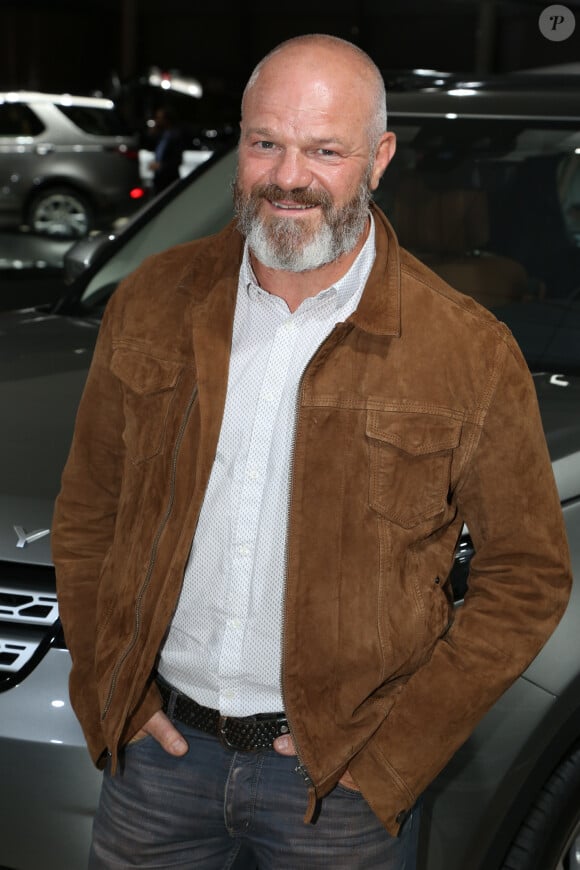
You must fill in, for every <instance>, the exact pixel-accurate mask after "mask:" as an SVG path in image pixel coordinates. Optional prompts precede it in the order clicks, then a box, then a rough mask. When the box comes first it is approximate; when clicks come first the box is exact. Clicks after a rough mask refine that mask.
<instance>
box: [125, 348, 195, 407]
mask: <svg viewBox="0 0 580 870" xmlns="http://www.w3.org/2000/svg"><path fill="white" fill-rule="evenodd" d="M182 368H183V367H182V366H181V365H180V364H179V363H176V362H171V361H170V360H164V359H157V358H156V357H152V356H148V354H145V353H140V352H139V351H135V350H129V349H127V348H117V349H116V350H115V351H113V356H112V359H111V371H112V372H113V374H114V375H115V376H116V377H118V378H119V380H121V381H123V383H124V384H126V385H127V386H128V387H129V388H130V389H131V390H132V391H133V392H134V393H137V394H138V395H142V396H143V395H146V394H147V393H157V392H161V391H162V390H170V389H172V388H173V387H174V386H175V385H176V383H177V381H178V379H179V374H180V372H181V369H182Z"/></svg>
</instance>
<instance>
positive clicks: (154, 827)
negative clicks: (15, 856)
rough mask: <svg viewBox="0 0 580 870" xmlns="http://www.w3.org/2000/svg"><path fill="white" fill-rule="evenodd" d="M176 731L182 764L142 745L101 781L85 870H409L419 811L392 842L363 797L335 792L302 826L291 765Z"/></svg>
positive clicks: (301, 786)
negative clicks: (183, 747)
mask: <svg viewBox="0 0 580 870" xmlns="http://www.w3.org/2000/svg"><path fill="white" fill-rule="evenodd" d="M176 725H177V727H178V728H179V730H180V731H181V733H182V734H183V736H184V737H185V739H186V740H187V741H188V743H189V751H188V752H187V754H186V755H185V756H182V757H180V758H176V757H174V756H171V755H168V754H167V753H166V752H164V750H163V749H161V747H160V746H159V744H158V743H157V742H156V741H155V740H154V739H153V738H152V737H145V738H143V739H142V740H139V741H137V742H136V743H132V744H129V746H128V747H127V748H126V750H125V751H124V753H123V755H122V756H121V760H120V765H119V769H118V771H117V773H116V774H115V776H111V774H110V771H109V770H106V771H105V775H104V779H103V787H102V792H101V799H100V803H99V808H98V811H97V815H96V817H95V822H94V829H93V844H92V849H91V856H90V859H89V870H125V868H129V867H143V868H155V870H162V868H193V867H200V868H203V870H256V868H259V870H306V868H307V870H315V868H323V867H324V868H332V870H379V868H380V870H415V868H416V852H417V838H418V828H419V812H418V810H417V809H415V810H414V811H413V813H412V814H411V815H410V817H409V818H408V819H407V821H406V822H405V825H404V826H403V829H402V833H401V835H400V836H399V837H397V838H395V837H391V836H390V835H389V834H388V833H387V831H386V830H385V828H384V827H383V826H382V825H381V823H380V822H379V821H378V820H377V818H376V817H375V815H374V813H373V812H372V811H371V810H370V808H369V806H368V804H367V803H366V801H365V800H364V798H363V797H362V795H361V794H360V793H359V792H356V791H354V790H351V789H347V788H345V787H343V786H341V785H338V786H337V787H336V788H335V789H334V790H333V791H332V792H331V794H329V795H328V796H327V797H325V798H323V800H322V801H321V806H320V813H319V815H318V817H317V820H316V822H315V824H304V822H303V817H304V813H305V810H306V803H307V787H306V784H305V782H304V780H303V779H302V777H301V775H300V774H299V773H296V771H295V768H296V765H297V761H296V759H295V758H292V757H287V756H282V755H279V754H278V753H277V752H275V751H274V750H270V751H263V752H251V753H245V752H234V751H232V750H229V749H226V748H224V747H223V746H222V745H221V744H220V742H219V740H218V739H217V738H215V737H211V736H209V735H207V734H204V733H203V732H201V731H197V730H195V729H193V728H188V727H186V726H184V725H182V724H181V723H176Z"/></svg>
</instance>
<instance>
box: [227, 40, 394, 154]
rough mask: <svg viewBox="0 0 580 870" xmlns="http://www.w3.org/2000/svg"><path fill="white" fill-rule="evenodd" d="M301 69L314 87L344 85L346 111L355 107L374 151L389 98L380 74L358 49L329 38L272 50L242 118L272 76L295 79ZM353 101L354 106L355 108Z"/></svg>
mask: <svg viewBox="0 0 580 870" xmlns="http://www.w3.org/2000/svg"><path fill="white" fill-rule="evenodd" d="M297 69H300V70H301V71H302V72H308V73H309V74H310V75H311V76H312V86H313V88H316V86H317V83H318V82H319V81H320V80H321V79H322V78H324V77H325V76H327V77H328V76H332V77H333V78H334V81H335V82H336V81H337V78H336V77H337V76H339V79H340V80H342V82H343V89H344V100H345V108H346V109H352V108H353V105H356V106H357V107H358V108H359V109H360V110H361V111H362V114H363V115H364V118H362V119H361V121H362V123H363V126H364V129H365V130H366V132H367V135H368V138H369V145H370V147H371V149H372V148H374V147H375V145H376V143H377V142H378V140H379V139H380V137H381V136H382V134H383V133H384V132H385V130H386V128H387V107H386V94H385V86H384V82H383V78H382V76H381V73H380V70H379V69H378V67H377V66H376V65H375V63H374V62H373V61H372V60H371V58H370V57H369V56H368V54H366V53H365V52H364V51H362V49H360V48H358V46H356V45H354V44H353V43H351V42H347V41H346V40H344V39H339V37H336V36H329V35H327V34H317V33H313V34H308V35H304V36H296V37H294V38H293V39H288V40H286V41H285V42H282V43H281V44H280V45H278V46H276V48H274V49H272V51H271V52H269V54H267V55H266V56H265V57H264V58H263V59H262V60H261V61H260V63H259V64H258V65H257V66H256V67H255V69H254V71H253V72H252V75H251V76H250V78H249V80H248V83H247V85H246V88H245V90H244V94H243V97H242V118H243V116H244V111H245V108H246V105H247V102H248V99H249V98H250V96H251V94H252V92H254V91H255V90H257V89H258V90H259V89H260V88H261V87H262V86H265V85H267V81H268V78H269V76H270V75H271V74H274V75H284V74H286V75H288V76H289V77H291V76H292V73H293V70H294V71H295V70H297ZM353 101H354V104H353Z"/></svg>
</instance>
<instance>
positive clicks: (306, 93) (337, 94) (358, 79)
mask: <svg viewBox="0 0 580 870" xmlns="http://www.w3.org/2000/svg"><path fill="white" fill-rule="evenodd" d="M358 67H359V68H358V69H357V64H356V63H353V61H352V58H351V59H349V62H346V61H345V59H344V58H341V57H340V56H338V55H337V54H336V53H334V54H332V55H329V54H328V53H327V54H326V56H322V57H321V56H320V53H318V54H316V53H315V54H312V53H311V54H310V55H308V54H306V55H300V53H298V54H296V53H292V52H281V53H280V55H275V56H274V57H273V58H271V59H270V60H269V61H268V62H267V63H266V64H265V65H264V66H263V67H262V69H261V70H260V72H259V74H258V76H257V78H256V80H255V81H254V83H253V84H252V85H251V86H250V87H249V88H248V90H247V92H246V95H245V98H244V103H243V107H242V108H243V112H242V125H243V126H247V125H251V126H252V127H253V126H255V125H260V126H264V125H266V126H267V125H268V124H276V125H282V126H288V127H292V128H295V129H298V130H299V129H300V128H302V127H304V126H305V125H308V126H309V127H314V128H320V129H322V128H324V127H329V126H330V127H332V126H336V127H340V128H346V129H348V128H351V129H353V131H354V130H355V129H356V128H357V127H365V128H366V127H367V125H368V122H369V114H370V111H371V105H370V104H371V101H372V100H371V89H370V86H369V83H368V77H366V76H363V75H362V74H361V70H360V64H358ZM365 79H366V80H365Z"/></svg>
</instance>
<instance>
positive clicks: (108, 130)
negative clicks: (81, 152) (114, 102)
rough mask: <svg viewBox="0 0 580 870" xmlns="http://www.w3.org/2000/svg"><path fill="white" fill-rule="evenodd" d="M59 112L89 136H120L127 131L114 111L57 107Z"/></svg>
mask: <svg viewBox="0 0 580 870" xmlns="http://www.w3.org/2000/svg"><path fill="white" fill-rule="evenodd" d="M58 108H59V111H61V112H62V113H63V115H66V117H67V118H68V119H69V120H70V121H72V122H73V124H76V126H77V127H80V129H81V130H83V131H84V132H85V133H89V134H90V135H91V136H122V135H125V134H126V133H127V132H128V130H127V127H126V125H125V124H124V123H123V121H122V119H121V118H120V117H119V115H118V114H117V112H116V111H115V110H114V109H112V108H111V109H106V108H104V107H103V108H99V107H98V106H62V105H59V106H58Z"/></svg>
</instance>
